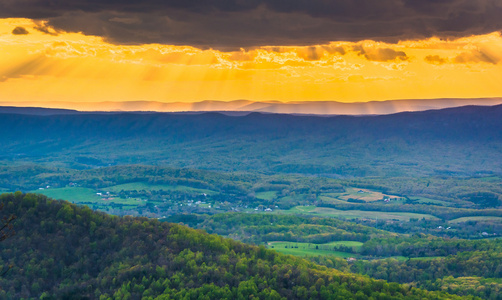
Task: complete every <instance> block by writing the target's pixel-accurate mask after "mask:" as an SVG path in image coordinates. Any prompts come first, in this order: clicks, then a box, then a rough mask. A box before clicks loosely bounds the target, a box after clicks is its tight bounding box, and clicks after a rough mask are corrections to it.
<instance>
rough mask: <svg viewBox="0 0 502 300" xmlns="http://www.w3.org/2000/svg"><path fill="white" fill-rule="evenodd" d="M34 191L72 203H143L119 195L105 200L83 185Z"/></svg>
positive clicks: (134, 204)
mask: <svg viewBox="0 0 502 300" xmlns="http://www.w3.org/2000/svg"><path fill="white" fill-rule="evenodd" d="M32 193H37V194H42V195H45V196H47V197H51V198H54V199H62V200H67V201H70V202H72V203H77V204H78V203H85V204H88V203H96V204H111V203H116V204H124V205H133V206H137V205H139V204H141V202H140V200H139V199H134V198H129V199H121V198H118V197H110V198H106V199H108V200H104V198H103V197H101V196H100V195H97V192H96V190H94V189H90V188H83V187H65V188H54V189H52V188H49V189H43V190H34V191H32Z"/></svg>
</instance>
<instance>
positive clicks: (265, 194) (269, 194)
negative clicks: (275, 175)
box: [255, 191, 277, 200]
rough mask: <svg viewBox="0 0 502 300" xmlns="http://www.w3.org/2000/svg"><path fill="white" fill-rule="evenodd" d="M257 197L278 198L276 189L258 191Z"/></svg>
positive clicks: (263, 198) (265, 198) (264, 198)
mask: <svg viewBox="0 0 502 300" xmlns="http://www.w3.org/2000/svg"><path fill="white" fill-rule="evenodd" d="M255 197H256V198H258V199H262V200H273V199H275V198H277V192H276V191H268V192H259V193H256V195H255Z"/></svg>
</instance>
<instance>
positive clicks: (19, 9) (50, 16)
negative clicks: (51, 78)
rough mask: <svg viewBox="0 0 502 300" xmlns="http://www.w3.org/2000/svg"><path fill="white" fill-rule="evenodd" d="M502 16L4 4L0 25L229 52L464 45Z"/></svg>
mask: <svg viewBox="0 0 502 300" xmlns="http://www.w3.org/2000/svg"><path fill="white" fill-rule="evenodd" d="M501 16H502V1H500V0H379V1H375V0H331V1H327V0H288V1H285V0H167V1H162V0H143V1H132V0H99V1H98V0H85V1H84V0H52V1H45V0H16V1H1V2H0V17H28V18H34V19H47V20H48V21H49V22H48V25H50V26H53V27H54V28H56V29H57V30H65V31H75V32H83V33H85V34H93V35H99V36H103V37H104V38H106V39H107V40H108V41H111V42H114V43H123V44H140V43H164V44H175V45H192V46H196V47H201V48H207V47H213V48H218V49H223V50H225V49H238V48H240V47H256V46H264V45H312V44H325V43H328V42H330V41H339V40H346V41H359V40H363V39H373V40H383V41H390V42H392V41H397V40H400V39H416V38H424V37H430V36H440V37H445V38H450V37H459V36H466V35H471V34H483V33H489V32H493V31H498V30H501V29H502V17H501ZM50 32H52V31H50ZM52 33H53V32H52Z"/></svg>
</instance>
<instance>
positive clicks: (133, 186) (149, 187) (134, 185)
mask: <svg viewBox="0 0 502 300" xmlns="http://www.w3.org/2000/svg"><path fill="white" fill-rule="evenodd" d="M102 190H105V191H110V192H115V193H118V192H120V191H122V190H124V191H140V190H145V191H160V190H164V191H188V192H197V193H206V194H211V193H214V191H211V190H207V189H198V188H193V187H188V186H183V185H176V186H174V185H167V184H165V185H164V184H151V183H148V182H131V183H124V184H119V185H113V186H109V187H107V188H103V189H102Z"/></svg>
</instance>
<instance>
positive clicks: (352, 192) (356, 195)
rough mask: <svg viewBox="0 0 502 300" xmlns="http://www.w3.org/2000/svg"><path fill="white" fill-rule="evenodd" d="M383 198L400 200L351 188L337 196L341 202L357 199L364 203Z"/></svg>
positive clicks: (392, 196) (393, 196) (391, 196)
mask: <svg viewBox="0 0 502 300" xmlns="http://www.w3.org/2000/svg"><path fill="white" fill-rule="evenodd" d="M384 197H389V198H400V197H399V196H395V195H388V194H383V193H380V192H375V191H371V190H368V189H360V188H351V187H347V188H345V193H343V194H340V195H339V196H338V198H339V199H341V200H348V199H358V200H363V201H366V202H372V201H379V200H383V198H384Z"/></svg>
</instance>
